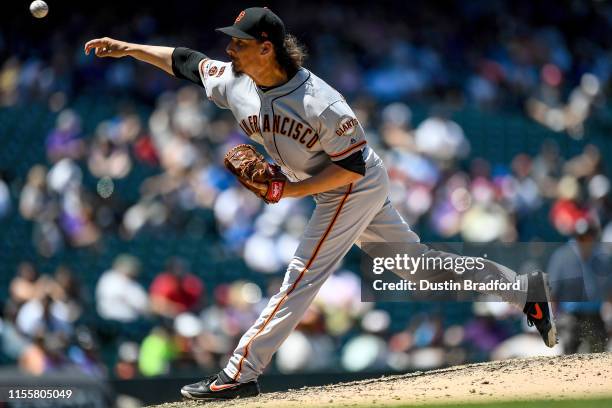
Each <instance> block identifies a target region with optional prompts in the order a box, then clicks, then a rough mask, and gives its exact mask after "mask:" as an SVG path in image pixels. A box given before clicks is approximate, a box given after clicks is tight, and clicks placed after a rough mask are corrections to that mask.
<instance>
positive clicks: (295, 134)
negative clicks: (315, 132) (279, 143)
mask: <svg viewBox="0 0 612 408" xmlns="http://www.w3.org/2000/svg"><path fill="white" fill-rule="evenodd" d="M303 127H304V125H302V124H301V123H299V122H298V124H297V126H296V127H295V130H294V131H293V134H292V135H291V137H293V138H294V139H295V140H298V138H299V137H300V132H301V131H302V128H303Z"/></svg>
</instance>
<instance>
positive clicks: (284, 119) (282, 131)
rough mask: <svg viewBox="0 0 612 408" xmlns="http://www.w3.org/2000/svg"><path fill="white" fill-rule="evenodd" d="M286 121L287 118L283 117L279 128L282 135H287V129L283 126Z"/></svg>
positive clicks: (287, 120)
mask: <svg viewBox="0 0 612 408" xmlns="http://www.w3.org/2000/svg"><path fill="white" fill-rule="evenodd" d="M287 122H289V118H283V124H282V126H281V129H280V134H281V135H283V136H286V135H287V129H285V126H286V125H287Z"/></svg>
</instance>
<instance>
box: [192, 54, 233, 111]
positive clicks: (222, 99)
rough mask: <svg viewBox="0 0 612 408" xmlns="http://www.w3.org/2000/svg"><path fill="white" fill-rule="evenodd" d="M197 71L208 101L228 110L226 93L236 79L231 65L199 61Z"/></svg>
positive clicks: (210, 60)
mask: <svg viewBox="0 0 612 408" xmlns="http://www.w3.org/2000/svg"><path fill="white" fill-rule="evenodd" d="M199 71H200V79H201V81H202V84H203V85H204V89H206V96H207V97H208V99H210V100H211V101H213V102H214V103H215V104H216V105H217V106H218V107H220V108H223V109H227V108H229V104H228V101H227V98H228V93H229V92H230V91H231V87H232V85H233V83H234V81H235V79H236V77H235V76H234V73H233V72H232V64H231V63H230V62H222V61H216V60H212V59H209V58H206V59H203V60H202V61H200V64H199Z"/></svg>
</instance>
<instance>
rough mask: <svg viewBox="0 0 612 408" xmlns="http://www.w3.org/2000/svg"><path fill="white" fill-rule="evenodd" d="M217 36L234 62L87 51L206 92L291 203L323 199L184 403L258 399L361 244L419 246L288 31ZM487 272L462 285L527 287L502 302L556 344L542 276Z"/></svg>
mask: <svg viewBox="0 0 612 408" xmlns="http://www.w3.org/2000/svg"><path fill="white" fill-rule="evenodd" d="M218 31H220V32H222V33H225V34H227V35H229V36H230V37H231V40H230V43H229V45H228V46H227V49H226V51H227V54H228V55H229V57H230V59H231V62H221V61H217V60H213V59H211V58H208V57H207V56H205V55H204V54H202V53H199V52H197V51H193V50H190V49H187V48H182V47H178V48H171V47H160V46H149V45H140V44H131V43H126V42H123V41H118V40H113V39H110V38H101V39H95V40H91V41H89V42H88V43H87V44H86V45H85V52H86V53H89V52H90V51H91V50H93V49H95V54H96V55H97V56H99V57H123V56H131V57H134V58H136V59H139V60H141V61H145V62H148V63H150V64H153V65H155V66H157V67H159V68H161V69H163V70H165V71H166V72H167V73H169V74H170V75H174V76H176V77H178V78H183V79H187V80H190V81H192V82H194V83H197V84H198V85H200V86H203V87H204V89H205V91H206V95H207V97H208V98H209V99H210V100H212V101H213V102H214V103H215V104H217V105H218V106H219V107H221V108H224V109H230V110H231V111H232V113H233V114H234V117H235V118H236V121H237V122H238V124H239V126H240V128H242V130H243V131H244V132H245V133H246V134H247V135H248V136H249V138H250V139H251V140H253V141H254V142H256V143H258V144H260V145H262V146H263V148H264V149H265V151H266V152H267V153H268V154H269V155H270V156H271V157H272V159H274V161H276V163H278V164H279V165H280V166H281V167H282V170H283V172H284V173H285V174H286V175H287V177H288V178H289V180H290V182H288V183H287V184H286V186H285V189H284V192H283V197H304V196H308V195H311V196H313V198H314V200H315V202H316V208H315V209H314V212H313V214H312V217H311V219H310V221H309V222H308V225H307V226H306V229H305V231H304V234H303V236H302V237H301V240H300V244H299V246H298V248H297V250H296V252H295V255H294V256H293V259H292V260H291V262H290V264H289V266H288V267H287V271H286V273H285V278H284V281H283V283H282V286H281V287H280V289H279V291H278V293H277V294H276V295H275V296H273V297H272V298H271V299H270V301H269V303H268V305H267V307H266V308H265V309H264V310H263V312H262V313H261V315H260V316H259V318H258V319H257V321H256V322H255V323H254V324H253V326H252V327H251V328H250V329H249V330H248V331H247V332H246V333H245V334H244V336H243V337H242V339H241V340H240V342H239V344H238V346H237V347H236V349H235V351H234V353H233V355H232V357H231V358H230V360H229V362H228V364H227V366H226V367H225V368H224V369H223V370H221V371H220V373H219V374H217V375H214V376H211V377H208V378H206V379H204V380H202V381H200V382H198V383H195V384H190V385H187V386H185V387H183V388H182V390H181V393H182V394H183V395H184V396H185V397H188V398H192V399H203V400H207V399H228V398H237V397H246V396H254V395H257V394H258V393H259V386H258V384H257V377H258V376H259V375H260V374H261V373H262V372H263V370H264V368H265V367H266V365H267V364H268V363H269V362H270V359H271V358H272V355H273V354H274V353H275V352H276V350H277V349H278V348H279V346H280V345H281V343H282V342H283V341H284V340H285V339H286V338H287V336H288V335H289V334H290V332H291V331H292V330H293V329H294V328H295V326H296V325H297V324H298V323H299V321H300V319H301V317H302V315H303V313H304V312H305V310H306V309H307V308H308V306H309V305H310V303H311V302H312V300H313V299H314V297H315V295H316V294H317V292H318V291H319V288H320V287H321V285H323V283H324V282H325V280H326V279H327V278H328V277H329V276H330V274H332V273H333V272H334V270H335V268H336V267H337V265H338V263H339V262H340V260H341V259H342V258H343V257H344V256H345V255H346V253H347V252H348V251H349V249H350V248H351V246H352V245H353V244H357V245H361V243H362V242H406V243H417V242H419V237H418V236H417V235H416V234H415V233H414V232H413V231H411V229H410V227H409V226H408V225H407V224H406V222H404V220H403V219H402V217H401V216H400V215H399V214H398V213H397V211H396V210H395V209H394V208H393V207H392V205H391V203H390V202H389V198H388V194H389V180H388V178H387V171H386V169H385V166H384V164H383V162H382V161H381V159H380V158H379V157H378V155H377V154H376V153H375V152H374V150H373V149H372V148H371V147H369V146H368V144H367V141H366V138H365V134H364V131H363V129H362V127H361V125H360V124H359V121H358V120H357V118H356V116H355V114H354V112H353V111H352V109H351V108H350V106H349V105H348V103H347V101H346V100H345V99H344V98H343V96H342V95H341V94H340V93H339V92H337V91H336V90H335V89H333V88H332V87H331V86H329V85H328V84H327V83H325V82H324V81H323V80H322V79H320V78H319V77H317V76H316V75H315V74H313V73H312V72H310V71H309V70H307V69H305V68H304V67H302V62H303V59H304V52H303V48H302V47H301V46H300V45H299V43H298V42H297V40H296V39H295V37H293V36H291V35H289V34H287V33H286V32H285V26H284V24H283V22H282V21H281V19H280V18H279V17H278V16H277V15H276V14H274V13H273V12H272V11H270V10H269V9H267V8H259V7H253V8H249V9H246V10H244V11H242V12H240V14H239V15H238V17H237V18H236V19H235V22H234V24H233V25H232V26H229V27H224V28H220V29H218ZM421 251H422V252H423V253H425V254H426V255H427V256H432V257H438V256H445V255H449V254H444V253H440V252H435V251H430V250H429V249H428V248H427V247H425V246H424V245H422V250H421ZM485 264H486V268H485V270H484V272H483V273H481V274H480V275H479V276H477V277H475V276H471V275H469V274H464V276H463V277H464V278H467V279H480V280H482V279H485V278H487V279H492V278H495V279H499V280H500V281H502V282H508V283H514V282H516V281H517V280H518V281H520V287H521V290H518V291H504V292H499V293H498V295H499V296H500V297H501V298H502V299H503V300H504V301H507V302H511V303H513V304H515V305H516V306H518V307H520V308H522V309H523V311H524V312H525V313H526V314H527V319H528V322H529V323H530V324H535V325H536V327H537V328H538V331H539V332H540V334H541V335H542V338H543V339H544V342H545V343H546V344H547V345H548V346H550V347H552V346H553V345H554V344H555V341H556V333H555V327H554V323H553V321H552V316H551V313H550V309H549V304H548V298H547V294H546V284H545V278H544V276H543V275H542V274H534V275H533V276H529V277H528V276H525V275H521V276H518V275H517V274H516V273H515V272H514V271H512V270H510V269H508V268H506V267H503V266H501V265H499V264H496V263H494V262H491V261H486V262H485ZM446 273H447V274H448V275H451V277H452V275H454V274H453V272H452V271H447V272H446ZM532 294H534V295H533V296H532ZM528 295H529V299H528ZM538 296H539V298H537V297H538ZM536 298H537V299H536ZM534 299H535V300H534ZM528 300H529V301H528ZM532 300H533V301H532Z"/></svg>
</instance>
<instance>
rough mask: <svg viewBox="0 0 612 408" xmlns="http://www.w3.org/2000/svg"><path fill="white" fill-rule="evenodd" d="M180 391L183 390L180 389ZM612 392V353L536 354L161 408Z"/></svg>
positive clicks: (556, 397) (607, 394) (602, 394)
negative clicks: (522, 357)
mask: <svg viewBox="0 0 612 408" xmlns="http://www.w3.org/2000/svg"><path fill="white" fill-rule="evenodd" d="M178 392H179V390H177V394H178ZM586 397H588V398H598V397H601V398H608V397H612V353H598V354H575V355H570V356H560V357H536V358H529V359H515V360H503V361H494V362H488V363H480V364H469V365H464V366H457V367H451V368H446V369H442V370H434V371H427V372H416V373H411V374H405V375H394V376H389V377H382V378H376V379H371V380H365V381H357V382H351V383H341V384H334V385H328V386H322V387H304V388H301V389H299V390H289V391H285V392H274V393H266V394H262V395H260V396H258V397H256V398H248V399H244V400H233V401H223V402H221V401H215V402H211V403H206V404H205V403H202V402H196V401H182V402H174V403H168V404H163V405H158V406H157V407H158V408H194V407H202V406H203V404H204V406H210V407H214V408H225V407H244V408H246V407H249V408H250V407H263V408H268V407H269V408H272V407H299V408H307V407H321V406H334V407H345V406H369V407H372V406H377V407H384V406H394V405H395V406H398V405H424V404H457V403H462V402H474V403H476V402H486V401H521V400H565V399H580V398H586Z"/></svg>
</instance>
